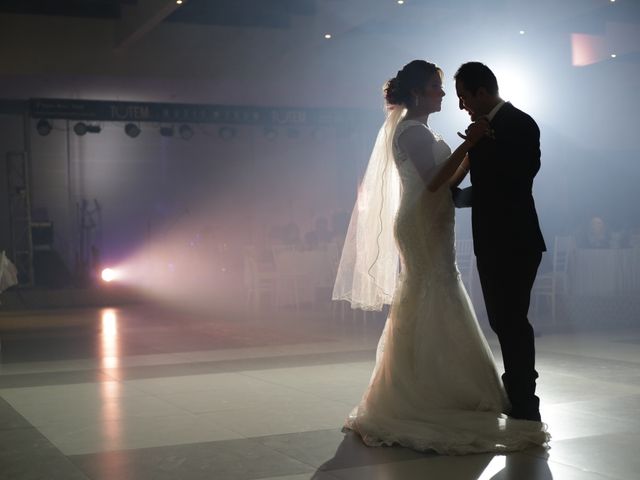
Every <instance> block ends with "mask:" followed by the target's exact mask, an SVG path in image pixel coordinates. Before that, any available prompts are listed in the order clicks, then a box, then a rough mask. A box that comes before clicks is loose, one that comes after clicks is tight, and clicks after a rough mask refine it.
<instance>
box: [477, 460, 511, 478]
mask: <svg viewBox="0 0 640 480" xmlns="http://www.w3.org/2000/svg"><path fill="white" fill-rule="evenodd" d="M506 465H507V459H506V457H505V456H504V455H499V456H495V457H493V458H492V459H491V461H490V462H489V465H487V466H486V468H485V469H484V471H483V472H482V474H481V475H480V476H479V477H478V479H477V480H490V479H491V478H493V477H494V475H495V474H496V473H498V472H501V471H502V470H504V467H505V466H506Z"/></svg>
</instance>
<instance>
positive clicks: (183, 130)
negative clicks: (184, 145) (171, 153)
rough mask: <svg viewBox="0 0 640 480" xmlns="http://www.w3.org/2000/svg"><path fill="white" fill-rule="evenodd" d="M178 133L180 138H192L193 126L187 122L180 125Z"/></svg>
mask: <svg viewBox="0 0 640 480" xmlns="http://www.w3.org/2000/svg"><path fill="white" fill-rule="evenodd" d="M178 133H179V134H180V138H182V139H183V140H190V139H191V137H193V128H191V127H190V126H189V125H187V124H184V125H180V128H179V129H178Z"/></svg>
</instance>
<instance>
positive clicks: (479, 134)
mask: <svg viewBox="0 0 640 480" xmlns="http://www.w3.org/2000/svg"><path fill="white" fill-rule="evenodd" d="M489 131H490V125H489V120H487V119H486V118H485V117H482V118H479V119H478V120H476V121H475V122H473V123H472V124H471V125H469V127H468V128H467V129H466V130H465V135H463V134H461V133H460V132H458V136H459V137H460V138H463V139H465V140H468V141H469V142H471V143H472V144H474V145H475V144H476V143H478V142H479V141H480V140H481V139H482V138H483V137H485V136H487V135H488V134H489Z"/></svg>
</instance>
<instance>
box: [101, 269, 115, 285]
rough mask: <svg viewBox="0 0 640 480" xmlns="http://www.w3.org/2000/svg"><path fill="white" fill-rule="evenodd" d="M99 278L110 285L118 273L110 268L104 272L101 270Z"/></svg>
mask: <svg viewBox="0 0 640 480" xmlns="http://www.w3.org/2000/svg"><path fill="white" fill-rule="evenodd" d="M100 276H101V277H102V280H104V281H105V282H107V283H110V282H113V281H114V280H115V279H116V278H118V273H117V272H116V271H115V270H114V269H112V268H105V269H104V270H102V274H101V275H100Z"/></svg>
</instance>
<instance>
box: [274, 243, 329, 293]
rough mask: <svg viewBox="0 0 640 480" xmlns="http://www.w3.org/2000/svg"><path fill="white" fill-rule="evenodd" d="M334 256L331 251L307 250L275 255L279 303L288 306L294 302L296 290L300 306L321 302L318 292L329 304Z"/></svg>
mask: <svg viewBox="0 0 640 480" xmlns="http://www.w3.org/2000/svg"><path fill="white" fill-rule="evenodd" d="M336 255H337V253H336V252H335V251H333V250H332V249H320V250H308V251H296V250H291V251H283V252H278V253H277V254H276V255H275V259H274V260H275V262H274V263H275V273H276V276H277V277H278V279H279V282H278V283H279V286H278V288H279V289H281V290H282V289H285V291H284V292H283V291H280V292H279V295H278V298H279V301H280V302H285V303H288V302H290V301H291V300H292V298H293V292H292V291H287V290H290V289H293V288H294V285H293V284H294V283H295V288H296V289H297V293H298V301H299V302H300V303H309V302H310V303H315V301H318V300H320V299H319V298H317V295H318V294H319V293H320V292H318V289H322V290H323V293H322V294H323V295H324V294H326V296H327V298H326V299H324V300H326V301H327V302H328V301H329V300H330V295H331V289H332V288H333V282H334V280H335V268H336Z"/></svg>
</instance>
